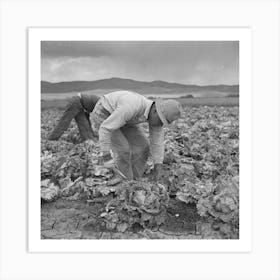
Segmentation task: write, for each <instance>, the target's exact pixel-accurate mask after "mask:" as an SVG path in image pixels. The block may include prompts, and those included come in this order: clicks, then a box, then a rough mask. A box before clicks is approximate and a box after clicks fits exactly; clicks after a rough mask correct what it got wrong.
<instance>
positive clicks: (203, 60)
mask: <svg viewBox="0 0 280 280" xmlns="http://www.w3.org/2000/svg"><path fill="white" fill-rule="evenodd" d="M41 48H42V64H41V65H42V68H41V75H42V79H43V80H48V81H52V82H58V81H69V80H98V79H104V78H110V77H121V78H130V79H136V80H143V81H144V80H145V81H151V80H165V81H170V82H181V83H196V84H218V83H226V84H236V83H238V82H239V79H238V77H239V69H238V68H239V63H238V61H239V45H238V42H158V41H156V42H145V41H143V42H139V41H138V42H137V41H135V42H132V41H131V42H80V41H79V42H50V41H47V42H42V45H41Z"/></svg>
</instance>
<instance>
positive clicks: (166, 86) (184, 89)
mask: <svg viewBox="0 0 280 280" xmlns="http://www.w3.org/2000/svg"><path fill="white" fill-rule="evenodd" d="M98 89H108V90H110V89H114V90H131V91H136V92H139V93H143V94H149V93H150V92H152V93H154V94H157V93H171V94H172V93H198V92H218V93H219V92H223V93H228V94H238V93H239V85H209V86H198V85H184V84H179V83H168V82H164V81H152V82H141V81H135V80H131V79H121V78H110V79H103V80H97V81H71V82H59V83H50V82H46V81H41V93H68V92H79V91H90V90H98Z"/></svg>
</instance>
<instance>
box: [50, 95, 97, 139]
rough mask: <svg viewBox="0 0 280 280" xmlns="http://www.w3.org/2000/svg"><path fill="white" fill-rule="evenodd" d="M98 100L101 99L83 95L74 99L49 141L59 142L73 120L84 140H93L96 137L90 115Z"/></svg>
mask: <svg viewBox="0 0 280 280" xmlns="http://www.w3.org/2000/svg"><path fill="white" fill-rule="evenodd" d="M98 100H99V97H98V96H96V95H87V94H81V93H79V94H78V95H77V96H74V97H72V98H71V100H70V101H69V103H68V104H67V107H66V110H65V112H64V113H63V116H62V117H61V119H60V121H59V122H58V124H57V126H56V127H55V128H54V130H53V131H52V133H51V134H50V136H49V140H58V139H59V138H60V136H61V135H62V134H63V132H64V131H65V130H66V129H67V128H68V127H69V125H70V123H71V121H72V119H73V118H75V121H76V123H77V125H78V129H79V133H80V135H81V138H82V140H83V141H84V140H93V139H94V136H95V135H94V132H93V130H92V127H91V123H90V119H89V115H90V113H91V112H92V110H93V109H94V107H95V104H96V103H97V101H98Z"/></svg>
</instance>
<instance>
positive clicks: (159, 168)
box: [154, 163, 163, 182]
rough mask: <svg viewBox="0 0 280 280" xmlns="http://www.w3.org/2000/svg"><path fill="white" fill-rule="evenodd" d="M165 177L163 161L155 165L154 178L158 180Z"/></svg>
mask: <svg viewBox="0 0 280 280" xmlns="http://www.w3.org/2000/svg"><path fill="white" fill-rule="evenodd" d="M162 178H163V166H162V164H161V163H156V164H155V165H154V180H155V181H156V182H157V181H159V180H161V179H162Z"/></svg>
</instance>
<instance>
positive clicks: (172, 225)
mask: <svg viewBox="0 0 280 280" xmlns="http://www.w3.org/2000/svg"><path fill="white" fill-rule="evenodd" d="M109 199H110V197H107V198H106V197H105V198H102V199H100V200H99V201H98V200H97V201H95V202H91V203H88V202H86V201H81V200H77V201H68V200H65V199H58V200H56V201H54V202H51V203H44V202H42V205H41V206H42V207H41V238H42V239H175V238H176V239H180V238H182V239H201V238H202V236H201V234H200V233H199V232H198V230H197V229H198V227H197V224H199V223H200V221H201V217H200V216H199V215H198V214H197V211H196V207H195V205H191V204H186V203H183V202H180V201H176V200H175V199H171V200H170V203H169V207H168V208H167V216H166V221H165V223H164V224H163V225H162V226H160V227H159V228H157V229H153V230H150V229H144V228H143V227H142V226H140V225H139V224H134V226H133V228H132V229H130V230H127V231H126V232H124V233H120V232H117V231H109V230H108V229H106V227H105V222H104V220H103V218H102V217H101V216H100V214H101V213H102V212H104V211H105V209H104V206H105V205H106V202H107V201H108V200H109Z"/></svg>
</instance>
